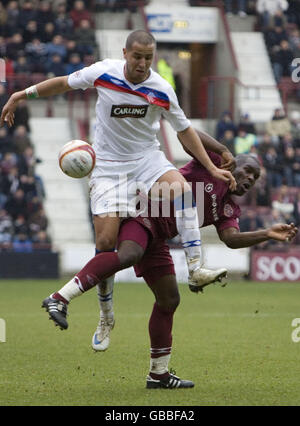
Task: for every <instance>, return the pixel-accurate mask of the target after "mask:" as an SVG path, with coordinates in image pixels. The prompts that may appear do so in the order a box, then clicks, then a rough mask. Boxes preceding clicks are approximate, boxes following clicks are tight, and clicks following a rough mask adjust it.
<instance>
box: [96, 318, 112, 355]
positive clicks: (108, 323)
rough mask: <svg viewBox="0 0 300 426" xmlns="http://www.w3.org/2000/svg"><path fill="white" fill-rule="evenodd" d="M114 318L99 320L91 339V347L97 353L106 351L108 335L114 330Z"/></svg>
mask: <svg viewBox="0 0 300 426" xmlns="http://www.w3.org/2000/svg"><path fill="white" fill-rule="evenodd" d="M114 325H115V320H114V318H109V319H104V318H103V317H101V318H100V321H99V324H98V327H97V329H96V331H95V333H94V335H93V338H92V347H93V349H94V350H95V351H97V352H101V351H102V352H103V351H106V349H107V348H108V346H109V335H110V332H111V330H112V329H113V328H114Z"/></svg>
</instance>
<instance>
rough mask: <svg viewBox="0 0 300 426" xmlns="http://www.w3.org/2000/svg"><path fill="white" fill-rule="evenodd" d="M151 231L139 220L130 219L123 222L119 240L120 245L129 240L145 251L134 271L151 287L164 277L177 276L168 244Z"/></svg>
mask: <svg viewBox="0 0 300 426" xmlns="http://www.w3.org/2000/svg"><path fill="white" fill-rule="evenodd" d="M151 231H152V230H151ZM151 231H150V230H149V228H148V227H147V226H145V225H144V224H143V223H142V222H141V221H139V220H138V219H134V218H130V219H127V220H125V221H123V222H122V224H121V228H120V232H119V238H118V245H120V244H121V242H122V241H125V240H129V241H134V242H135V243H137V244H139V245H140V246H141V247H142V248H143V249H144V250H145V253H144V256H143V257H142V259H141V261H140V262H139V263H137V264H136V265H135V266H134V271H135V275H136V276H137V277H143V278H144V280H145V281H146V283H147V284H148V285H150V286H151V285H152V284H154V283H155V282H156V281H157V280H158V279H159V278H161V277H162V276H164V275H175V268H174V263H173V259H172V256H171V254H170V249H169V246H168V244H167V243H166V241H165V240H162V239H160V238H158V236H157V235H156V234H155V232H151ZM153 231H154V230H153Z"/></svg>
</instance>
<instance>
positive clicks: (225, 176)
mask: <svg viewBox="0 0 300 426" xmlns="http://www.w3.org/2000/svg"><path fill="white" fill-rule="evenodd" d="M210 173H211V175H212V176H213V177H215V178H217V179H220V180H222V181H223V182H227V183H228V184H229V189H230V191H232V192H233V191H235V190H236V181H235V179H234V177H233V176H232V174H231V172H230V171H228V170H223V169H218V168H217V167H216V168H215V169H213V170H212V171H210Z"/></svg>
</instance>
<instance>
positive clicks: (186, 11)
mask: <svg viewBox="0 0 300 426" xmlns="http://www.w3.org/2000/svg"><path fill="white" fill-rule="evenodd" d="M145 10H146V16H147V20H148V26H149V30H150V31H151V32H152V34H153V35H154V37H155V38H156V40H157V41H158V42H174V43H175V42H177V43H178V42H180V43H216V42H217V41H218V19H219V15H218V13H219V12H218V8H215V7H190V8H187V7H185V8H180V7H172V8H171V9H170V8H166V7H163V6H162V7H160V8H159V9H158V8H157V7H153V6H152V7H151V6H148V7H146V9H145Z"/></svg>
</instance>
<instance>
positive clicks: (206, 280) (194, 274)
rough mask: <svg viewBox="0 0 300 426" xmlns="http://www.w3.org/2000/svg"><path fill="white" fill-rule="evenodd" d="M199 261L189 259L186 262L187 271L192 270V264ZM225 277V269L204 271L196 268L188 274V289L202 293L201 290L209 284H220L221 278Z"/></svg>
mask: <svg viewBox="0 0 300 426" xmlns="http://www.w3.org/2000/svg"><path fill="white" fill-rule="evenodd" d="M198 262H199V259H197V258H195V259H190V260H189V262H188V266H189V270H191V269H192V265H193V264H197V263H198ZM224 277H227V269H225V268H219V269H215V270H212V269H205V268H202V267H200V266H197V267H196V268H195V269H194V270H192V271H191V272H190V274H189V279H188V283H189V288H190V290H191V291H192V292H194V293H198V292H199V291H201V292H203V288H204V287H206V286H207V285H209V284H213V283H215V282H217V281H218V282H222V278H224ZM225 285H226V284H223V286H222V287H225Z"/></svg>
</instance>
